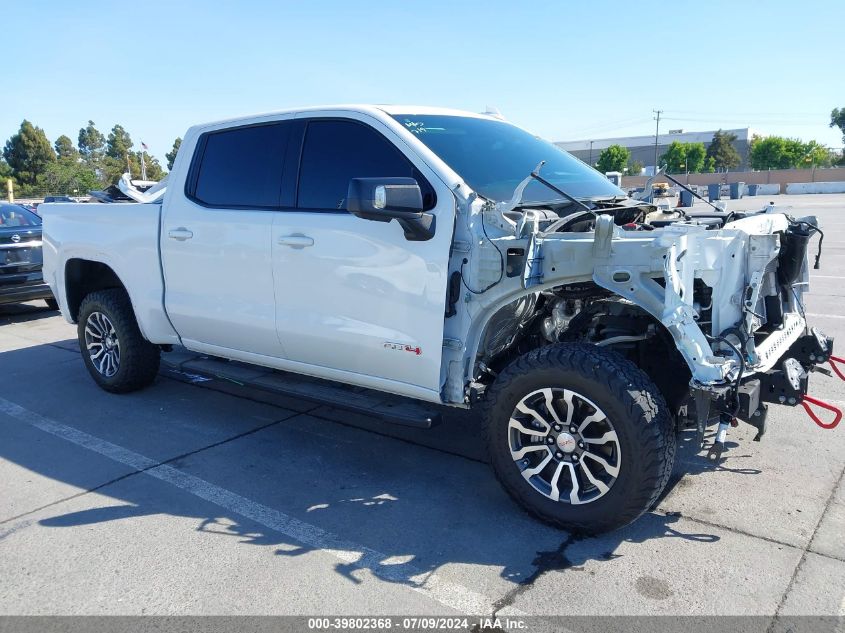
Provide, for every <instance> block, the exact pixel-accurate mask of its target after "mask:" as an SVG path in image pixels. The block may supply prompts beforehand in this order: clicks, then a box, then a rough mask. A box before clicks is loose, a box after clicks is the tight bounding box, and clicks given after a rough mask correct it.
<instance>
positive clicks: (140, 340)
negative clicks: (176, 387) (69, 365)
mask: <svg viewBox="0 0 845 633" xmlns="http://www.w3.org/2000/svg"><path fill="white" fill-rule="evenodd" d="M77 334H78V338H79V349H80V351H81V352H82V358H83V360H84V361H85V367H87V368H88V373H90V374H91V377H92V378H94V381H95V382H96V383H97V384H98V385H100V387H102V388H103V389H105V390H106V391H111V392H112V393H127V392H129V391H136V390H138V389H142V388H144V387H146V386H147V385H149V384H150V383H152V382H153V380H154V379H155V377H156V374H157V373H158V365H159V358H160V351H159V348H158V347H157V346H155V345H153V344H152V343H150V342H149V341H147V340H146V339H145V338H144V337H143V336H141V331H140V330H139V329H138V322H137V321H136V320H135V312H134V311H133V310H132V304H131V303H130V301H129V297H128V295H127V294H126V292H125V291H124V290H121V289H118V288H112V289H109V290H99V291H97V292H92V293H91V294H89V295H88V296H87V297H85V299H83V300H82V305H81V306H80V308H79V320H78V325H77Z"/></svg>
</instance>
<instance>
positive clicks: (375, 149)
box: [41, 106, 838, 532]
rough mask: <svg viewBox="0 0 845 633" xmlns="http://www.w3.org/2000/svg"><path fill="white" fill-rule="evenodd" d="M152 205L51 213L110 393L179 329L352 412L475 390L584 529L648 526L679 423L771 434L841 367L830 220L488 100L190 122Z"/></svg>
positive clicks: (521, 490) (523, 470)
mask: <svg viewBox="0 0 845 633" xmlns="http://www.w3.org/2000/svg"><path fill="white" fill-rule="evenodd" d="M135 199H137V200H144V201H145V202H117V203H114V204H56V205H44V206H43V207H42V208H41V211H42V213H43V216H44V277H45V279H46V280H47V282H48V283H49V284H50V286H51V288H52V291H53V293H54V294H55V296H56V298H57V299H58V301H59V304H60V306H61V310H62V313H63V314H64V316H65V318H66V319H67V320H68V321H69V322H71V323H78V332H79V345H80V348H81V350H82V355H83V358H84V360H85V364H86V365H87V368H88V370H89V372H90V373H91V375H92V376H93V378H94V380H95V381H96V382H97V383H98V384H99V385H100V386H101V387H103V388H104V389H106V390H108V391H113V392H126V391H131V390H135V389H139V388H142V387H144V386H146V385H148V384H150V383H151V382H152V381H153V380H154V378H155V376H156V374H157V371H158V368H159V357H160V352H161V351H162V350H164V351H168V350H170V349H172V346H177V345H178V346H183V347H185V348H187V349H189V350H193V351H194V352H197V353H201V354H206V355H208V356H210V357H213V358H220V359H228V360H229V361H232V360H234V361H240V362H241V363H250V364H253V365H258V366H261V367H263V368H271V369H272V370H274V371H277V372H278V375H279V376H281V377H282V378H280V380H281V381H282V382H284V377H285V376H288V377H290V378H291V380H292V382H291V383H290V384H292V385H297V384H307V385H310V386H311V388H312V392H311V395H313V385H314V383H315V382H317V383H319V382H320V381H314V380H313V378H317V379H324V380H326V381H331V382H327V383H325V384H326V385H329V386H332V385H333V386H332V387H331V389H330V388H328V387H327V388H326V390H325V393H326V394H328V395H327V398H328V399H329V401H330V402H331V403H332V404H336V405H339V406H343V405H344V404H346V402H345V399H344V398H343V397H342V396H332V395H331V394H336V393H337V388H338V385H337V383H343V384H344V385H351V386H355V387H358V388H360V387H363V388H366V390H375V391H377V392H387V393H390V394H396V395H398V396H404V397H406V398H411V399H415V400H416V401H415V402H414V401H408V402H410V404H409V406H411V407H417V408H419V407H420V402H419V401H424V402H426V403H435V404H438V405H449V406H454V407H464V408H468V407H475V406H478V407H480V409H481V418H482V420H483V424H484V428H485V438H486V439H485V441H486V443H487V448H488V450H489V455H490V461H491V462H492V465H493V468H494V471H495V473H496V475H497V476H498V478H499V479H500V481H501V482H502V484H503V485H504V487H505V488H506V489H507V491H508V492H509V493H510V494H511V495H512V496H513V497H514V498H515V499H516V500H517V501H518V502H519V503H521V504H522V505H523V507H525V508H526V509H527V510H528V511H530V512H531V513H533V514H534V515H536V516H538V517H540V518H541V519H543V520H545V521H548V522H551V523H553V524H555V525H559V526H562V527H565V528H568V529H575V530H583V531H588V532H599V531H603V530H609V529H612V528H615V527H618V526H620V525H624V524H626V523H628V522H630V521H632V520H634V519H635V518H636V517H638V516H639V515H640V514H641V513H642V512H644V511H645V510H646V509H648V508H649V507H650V506H651V505H652V504H653V503H654V501H655V500H656V499H657V498H658V496H659V495H660V493H661V491H662V490H663V488H664V486H665V485H666V482H667V480H668V478H669V475H670V472H671V470H672V466H673V461H674V456H675V450H676V435H677V433H678V432H679V431H681V430H683V429H685V428H697V429H698V431H699V434H700V441H701V440H703V438H704V434H705V429H707V428H709V427H715V435H714V438H715V439H714V440H713V441H712V443H711V442H709V441H708V445H709V447H710V450H709V455H710V456H711V457H713V458H718V456H719V454H720V452H721V450H722V449H723V448H724V435H725V433H726V431H727V429H728V428H729V427H730V425H732V424H736V420H737V419H739V420H742V421H745V422H748V423H750V424H752V425H754V426H756V427H757V428H758V429H759V434H760V435H762V433H763V431H764V430H765V420H766V412H767V404H768V403H782V404H785V405H787V406H790V405H792V406H794V405H797V404H802V403H804V402H805V396H806V392H807V375H808V373H809V372H810V371H811V370H813V369H817V368H818V366H819V365H820V364H821V363H826V362H832V361H830V358H831V353H832V340H831V339H829V338H827V337H825V336H824V335H822V334H821V333H820V332H818V331H816V330H810V329H809V328H808V326H807V324H806V322H805V319H804V316H803V307H802V295H803V292H804V291H805V290H806V288H807V281H808V266H807V250H808V242H809V241H810V239H811V237H812V236H813V235H814V234H815V233H816V232H818V231H819V227H818V226H817V222H816V220H815V218H813V217H807V218H800V219H794V218H792V217H789V216H787V215H784V214H781V213H776V212H775V210H774V209H773V208H769V209H766V210H763V211H760V212H755V213H726V212H723V211H720V210H718V209H717V210H710V209H708V212H706V213H696V214H687V213H684V212H675V211H671V210H670V212H665V211H659V210H657V209H656V208H655V207H653V206H650V205H649V204H647V203H644V202H640V201H635V200H631V199H629V198H628V197H627V196H626V195H625V194H624V193H623V192H622V191H621V190H620V189H618V188H617V187H616V186H615V185H613V184H612V183H610V182H609V181H608V180H607V179H606V178H604V177H603V176H602V175H601V174H599V173H598V172H596V171H595V170H593V169H592V168H590V167H589V166H587V165H585V164H584V163H582V162H580V161H578V160H577V159H575V158H573V157H572V156H571V155H569V154H567V153H566V152H564V151H562V150H560V149H559V148H557V147H556V146H555V145H553V144H551V143H548V142H546V141H543V140H541V139H539V138H537V137H536V136H534V135H532V134H530V133H528V132H526V131H524V130H523V129H521V128H519V127H516V126H514V125H511V124H510V123H507V122H505V121H503V120H501V119H500V118H499V117H495V116H488V115H479V114H472V113H467V112H459V111H454V110H445V109H436V108H421V107H385V106H337V107H324V108H310V109H297V110H291V111H282V112H276V113H272V114H267V115H262V116H251V117H245V118H238V119H232V120H227V121H220V122H217V123H210V124H206V125H198V126H195V127H192V128H191V129H190V130H188V132H187V134H186V135H185V139H184V141H183V143H182V146H181V149H180V150H179V154H178V156H177V158H176V162H175V164H174V166H173V172H172V173H171V174H170V175H169V178H168V182H167V183H166V184H161V185H159V186H158V187H156V188H154V189H153V190H150V191H148V192H146V193H144V194H138V195H136V196H135ZM223 364H224V363H222V362H221V366H222V365H223ZM273 375H276V374H273ZM303 375H304V376H308V377H311V378H308V379H307V380H309V381H310V382H307V383H297V382H296V378H297V376H300V377H301V376H303ZM333 389H334V391H333ZM340 389H341V391H342V390H343V389H346V390H347V391H348V392H349V393H350V397H349V398H348V402H350V403H354V402H360V398H361V397H363V396H362V394H364V393H365V392H366V390H361V389H355V390H349V389H348V387H344V386H340ZM290 391H293V392H296V387H295V386H294V387H291V388H290ZM353 396H354V397H353ZM406 401H407V400H406ZM423 408H425V407H423ZM432 408H433V409H436V407H432ZM395 411H396V414H395V416H394V417H395V418H396V419H400V418H402V412H401V405H398V406H397V408H396V409H395ZM387 417H390V416H387ZM411 418H413V416H412V415H409V416H406V417H405V420H406V421H409V420H410V419H411ZM434 419H435V418H434V417H433V416H428V417H427V416H420V418H419V422H420V424H421V425H423V426H424V425H426V424H429V423H431V421H432V420H434ZM411 421H412V420H411ZM837 421H838V414H837Z"/></svg>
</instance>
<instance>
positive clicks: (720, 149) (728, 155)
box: [707, 130, 742, 171]
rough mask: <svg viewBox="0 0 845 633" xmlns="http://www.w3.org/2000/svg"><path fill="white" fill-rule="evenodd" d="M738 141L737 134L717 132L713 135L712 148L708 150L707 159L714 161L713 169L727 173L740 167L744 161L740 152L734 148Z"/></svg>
mask: <svg viewBox="0 0 845 633" xmlns="http://www.w3.org/2000/svg"><path fill="white" fill-rule="evenodd" d="M735 141H736V134H731V133H730V132H723V131H722V130H719V131H717V132H716V133H715V134H714V135H713V140H712V141H711V142H710V147H708V148H707V157H709V158H712V159H713V167H714V169H716V170H718V171H727V170H729V169H734V168H736V167H738V166H739V164H740V163H741V162H742V159H741V158H740V156H739V152H737V151H736V148H735V147H734V146H733V144H734V142H735Z"/></svg>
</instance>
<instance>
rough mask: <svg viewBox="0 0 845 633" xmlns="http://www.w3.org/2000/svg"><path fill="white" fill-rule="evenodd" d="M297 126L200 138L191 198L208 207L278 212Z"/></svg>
mask: <svg viewBox="0 0 845 633" xmlns="http://www.w3.org/2000/svg"><path fill="white" fill-rule="evenodd" d="M292 126H293V122H292V121H278V122H274V123H268V124H260V125H250V126H246V127H238V128H230V129H226V130H220V131H216V132H206V133H205V134H203V135H202V136H201V137H200V140H199V142H198V144H197V150H196V153H195V155H194V161H193V164H192V166H191V173H190V175H189V178H188V182H187V183H186V192H185V193H186V195H187V196H188V197H189V198H190V199H192V200H194V201H195V202H198V203H199V204H202V205H204V206H208V207H220V208H244V209H275V208H278V207H279V206H280V200H281V188H282V169H283V165H284V156H285V150H286V148H287V142H288V137H289V136H290V130H291V127H292Z"/></svg>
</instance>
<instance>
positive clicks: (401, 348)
mask: <svg viewBox="0 0 845 633" xmlns="http://www.w3.org/2000/svg"><path fill="white" fill-rule="evenodd" d="M384 349H392V350H393V351H395V352H410V353H411V354H416V355H417V356H419V355H420V354H422V349H421V348H419V347H414V346H413V345H406V344H405V343H391V342H390V341H385V343H384Z"/></svg>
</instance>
